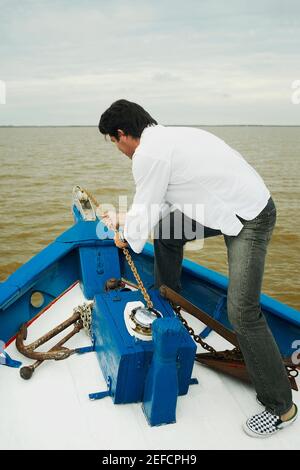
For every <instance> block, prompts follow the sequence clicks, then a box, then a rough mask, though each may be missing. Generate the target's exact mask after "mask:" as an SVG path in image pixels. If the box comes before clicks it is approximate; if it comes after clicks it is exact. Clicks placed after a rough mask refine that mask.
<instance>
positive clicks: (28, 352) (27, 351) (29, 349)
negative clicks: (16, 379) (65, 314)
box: [16, 302, 92, 380]
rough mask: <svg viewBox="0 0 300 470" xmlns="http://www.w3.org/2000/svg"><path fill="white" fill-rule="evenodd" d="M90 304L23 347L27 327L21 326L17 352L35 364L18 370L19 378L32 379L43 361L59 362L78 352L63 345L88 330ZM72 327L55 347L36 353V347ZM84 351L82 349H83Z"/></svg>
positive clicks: (75, 310)
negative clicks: (33, 360) (32, 360)
mask: <svg viewBox="0 0 300 470" xmlns="http://www.w3.org/2000/svg"><path fill="white" fill-rule="evenodd" d="M91 305H92V302H90V303H88V304H83V305H82V306H79V307H77V308H75V309H74V311H73V315H72V316H71V317H70V318H68V319H67V320H65V321H63V322H62V323H60V324H59V325H57V326H56V327H55V328H53V329H52V330H50V331H49V332H48V333H46V334H44V335H43V336H41V337H40V338H39V339H37V340H35V341H34V342H33V343H31V344H28V345H25V344H24V341H25V340H26V338H27V326H26V324H23V325H21V327H20V330H19V331H18V333H17V336H16V347H17V349H18V351H19V352H20V353H21V354H23V355H24V356H26V357H29V358H31V359H35V362H34V363H33V364H31V365H29V366H24V367H22V368H21V369H20V376H21V377H22V378H23V379H25V380H28V379H30V378H31V377H32V375H33V373H34V371H35V369H37V367H39V366H40V365H41V364H42V363H43V362H44V361H46V360H50V359H53V360H55V361H61V360H63V359H67V358H68V357H70V356H71V355H72V354H74V353H76V352H78V349H69V348H67V347H64V346H63V345H64V344H65V343H66V342H67V341H68V340H69V339H70V338H72V337H73V336H75V335H76V334H77V333H78V332H79V331H80V330H82V329H83V328H85V329H88V326H89V323H90V315H91V311H90V310H89V312H88V309H90V307H91ZM71 325H74V327H73V330H72V331H70V332H69V333H68V334H67V335H66V336H64V337H63V338H62V339H61V340H60V341H59V342H58V343H57V344H56V345H55V346H53V347H52V348H51V349H50V350H49V351H46V352H40V351H36V349H37V348H38V347H40V346H41V345H43V344H45V343H46V342H47V341H49V340H50V339H52V338H54V337H55V336H56V335H58V334H60V333H61V332H63V331H64V330H65V329H66V328H68V327H70V326H71ZM83 349H84V348H83Z"/></svg>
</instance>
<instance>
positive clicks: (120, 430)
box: [0, 284, 300, 450]
mask: <svg viewBox="0 0 300 470" xmlns="http://www.w3.org/2000/svg"><path fill="white" fill-rule="evenodd" d="M84 300H85V299H84V297H83V294H82V292H81V289H80V287H79V285H78V284H77V285H75V286H74V287H73V288H72V289H71V290H70V291H68V292H67V293H66V294H65V295H63V296H62V297H61V298H59V299H58V300H57V301H56V302H55V303H54V304H53V305H52V306H51V307H50V308H49V309H48V310H46V311H45V312H44V313H43V315H41V316H40V317H39V318H38V319H37V320H36V321H34V322H33V323H32V324H31V326H30V327H29V329H28V339H27V343H28V342H32V341H33V340H34V339H36V338H38V337H39V336H41V335H42V334H44V333H45V332H47V331H48V330H50V329H51V328H53V327H54V326H56V325H57V324H58V323H60V322H61V321H63V320H64V319H66V318H68V317H70V316H71V314H72V310H73V308H74V307H76V306H77V305H79V304H81V303H83V302H84ZM187 319H188V321H189V323H191V325H192V326H193V325H197V326H196V330H197V331H199V330H200V329H201V328H202V326H201V324H200V322H197V320H195V319H193V318H192V317H190V316H188V315H187ZM65 334H66V332H64V333H63V336H64V335H65ZM208 340H209V343H210V344H212V345H213V346H214V347H217V348H218V349H224V347H225V348H226V347H227V346H228V343H226V341H224V340H223V339H222V338H220V337H219V336H218V335H216V334H215V333H211V334H210V335H209V337H208ZM57 341H58V337H56V338H55V339H54V341H52V343H51V342H50V341H49V343H46V345H44V348H42V349H43V350H49V349H50V346H51V345H53V344H55V343H56V342H57ZM87 345H90V340H89V338H88V336H86V334H85V332H83V331H81V332H80V333H79V334H78V335H76V336H75V337H74V338H72V339H71V340H70V341H69V342H68V343H67V344H66V346H70V347H80V346H87ZM6 351H7V352H8V354H9V355H10V356H11V357H12V358H13V359H18V360H20V361H22V363H23V365H25V364H31V363H32V362H33V361H32V360H30V359H27V358H24V357H23V356H21V355H20V354H19V353H18V351H17V350H16V347H15V342H13V343H11V344H10V345H9V346H8V347H7V349H6ZM193 377H196V378H197V379H198V380H199V385H192V386H191V387H190V389H189V392H188V394H187V395H185V396H182V397H179V398H178V402H177V422H176V423H175V424H170V425H166V426H159V427H150V426H149V425H148V424H147V421H146V419H145V417H144V414H143V411H142V408H141V403H137V404H129V405H114V404H113V402H112V400H111V398H110V397H106V398H104V399H102V400H97V401H91V400H89V397H88V394H89V393H92V392H98V391H103V390H106V384H105V381H104V379H103V376H102V373H101V370H100V368H99V365H98V360H97V357H96V354H95V353H94V352H92V353H87V354H84V355H73V356H71V357H70V358H69V359H66V360H63V361H60V362H59V361H58V362H54V361H48V362H44V363H43V364H42V365H41V366H40V367H39V368H38V369H37V370H36V371H35V373H34V374H33V377H32V378H31V379H30V380H28V381H25V380H23V379H22V378H21V377H20V375H19V370H18V369H13V368H10V367H6V366H0V404H1V405H0V406H1V408H0V409H1V417H0V449H110V450H113V449H122V450H123V449H155V450H158V449H162V450H165V449H172V450H176V449H178V450H179V449H186V450H189V449H190V450H192V449H299V448H300V419H299V420H297V421H296V422H295V423H294V424H293V425H291V427H289V428H287V429H284V430H282V431H280V432H279V433H278V434H276V435H275V436H273V437H271V438H268V439H255V438H251V437H248V436H247V435H246V434H245V433H244V431H243V429H242V424H243V423H244V421H245V420H246V419H247V417H248V416H250V415H252V414H253V413H256V412H258V411H261V408H260V407H259V405H258V404H257V403H256V401H255V392H254V389H253V388H252V387H251V386H250V385H247V384H244V383H242V382H240V381H238V380H236V379H234V378H230V377H227V376H224V375H221V374H218V373H217V372H215V371H213V370H210V369H208V368H206V367H205V366H202V365H200V364H195V366H194V372H193ZM298 384H299V383H298ZM294 401H295V402H296V403H297V404H298V407H299V408H300V400H299V396H298V394H297V392H294Z"/></svg>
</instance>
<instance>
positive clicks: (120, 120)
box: [99, 100, 157, 140]
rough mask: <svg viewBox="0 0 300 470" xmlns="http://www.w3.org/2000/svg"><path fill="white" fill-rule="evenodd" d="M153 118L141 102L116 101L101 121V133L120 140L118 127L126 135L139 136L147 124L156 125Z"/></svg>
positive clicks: (105, 112)
mask: <svg viewBox="0 0 300 470" xmlns="http://www.w3.org/2000/svg"><path fill="white" fill-rule="evenodd" d="M156 124H157V122H156V121H155V119H153V118H152V117H151V116H150V114H149V113H147V111H145V109H144V108H142V107H141V106H140V105H139V104H136V103H132V102H131V101H127V100H118V101H115V102H114V103H113V104H112V105H111V106H110V107H109V108H108V109H107V110H106V111H104V113H103V114H102V116H101V118H100V121H99V131H100V132H101V134H104V135H109V136H111V137H115V138H116V139H117V140H119V135H118V129H121V130H122V131H123V132H124V134H125V135H130V136H131V137H134V138H139V137H141V135H142V132H143V130H144V129H145V127H147V126H153V125H156Z"/></svg>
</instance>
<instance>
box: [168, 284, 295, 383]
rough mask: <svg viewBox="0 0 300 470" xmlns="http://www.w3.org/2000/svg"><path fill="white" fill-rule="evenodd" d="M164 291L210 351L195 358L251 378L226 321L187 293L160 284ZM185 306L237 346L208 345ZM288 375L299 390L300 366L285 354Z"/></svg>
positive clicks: (243, 378) (196, 339)
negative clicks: (203, 308) (225, 324)
mask: <svg viewBox="0 0 300 470" xmlns="http://www.w3.org/2000/svg"><path fill="white" fill-rule="evenodd" d="M160 294H161V295H162V297H164V298H166V299H167V300H169V302H170V303H171V305H172V307H173V308H174V310H175V311H176V313H177V315H178V317H179V319H180V320H181V321H182V323H183V324H184V325H185V327H186V328H187V330H188V331H189V333H190V334H191V336H192V337H193V338H194V340H195V341H196V343H198V344H200V345H201V346H202V347H203V348H204V349H205V350H207V351H208V352H206V353H200V354H199V353H198V354H196V357H195V361H196V362H199V363H201V364H203V365H206V366H208V367H211V368H212V369H214V370H216V371H219V372H223V373H225V374H228V375H231V376H233V377H236V378H238V379H240V380H243V381H245V382H251V380H250V377H249V374H248V371H247V368H246V364H245V362H244V359H243V355H242V352H241V351H240V349H239V344H238V339H237V336H236V334H235V333H234V332H233V331H231V330H229V329H228V328H226V327H225V326H224V325H222V324H221V323H220V322H219V321H217V320H215V319H214V318H212V317H211V316H210V315H208V314H207V313H205V312H204V311H203V310H201V309H200V308H199V307H196V305H194V304H192V303H191V302H189V301H188V300H186V299H185V298H184V297H182V296H181V295H179V294H178V293H177V292H175V291H174V290H172V289H171V288H169V287H167V286H165V285H163V286H161V287H160ZM181 309H184V310H185V311H186V312H187V313H189V314H190V315H192V316H193V317H195V318H197V319H198V320H200V321H201V322H203V323H204V324H205V325H207V326H208V327H210V328H212V329H213V330H214V331H215V332H216V333H218V334H219V335H220V336H222V337H223V338H224V339H226V340H227V341H228V342H229V343H231V344H232V345H233V346H234V348H233V349H232V350H225V351H216V350H215V349H214V348H213V347H212V346H210V345H208V344H207V343H206V342H205V341H203V339H202V338H201V336H199V335H196V334H195V332H194V330H193V329H192V328H191V327H190V326H189V325H188V324H187V322H186V320H185V319H184V318H183V317H182V315H181V313H180V311H181ZM283 362H284V364H285V367H286V370H287V374H288V378H289V380H290V384H291V388H292V389H293V390H297V391H298V386H297V382H296V380H295V379H296V377H297V376H298V370H297V367H296V366H295V365H294V364H293V363H292V361H291V359H290V358H283Z"/></svg>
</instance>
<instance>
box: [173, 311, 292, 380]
mask: <svg viewBox="0 0 300 470" xmlns="http://www.w3.org/2000/svg"><path fill="white" fill-rule="evenodd" d="M172 307H173V309H174V311H175V312H176V314H177V316H178V318H179V320H180V321H181V322H182V323H183V325H184V326H185V327H186V329H187V331H188V332H189V334H190V335H191V336H192V338H194V340H195V342H196V343H198V344H200V345H201V346H202V348H203V349H205V350H206V351H209V352H210V353H211V354H213V355H214V356H215V357H216V358H218V359H227V360H235V361H240V362H244V359H243V355H242V352H241V350H240V349H239V348H237V347H235V348H233V349H231V350H226V351H216V350H215V349H214V348H213V347H212V346H210V345H209V344H208V343H206V342H205V341H203V339H202V338H201V336H200V335H196V334H195V331H194V330H193V328H192V327H190V326H189V324H188V322H187V321H186V320H185V318H183V316H182V315H181V307H179V306H176V305H174V304H172ZM285 368H286V371H287V375H288V377H289V378H292V379H294V380H295V378H296V377H298V375H299V371H298V370H297V366H295V365H294V364H285Z"/></svg>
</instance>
